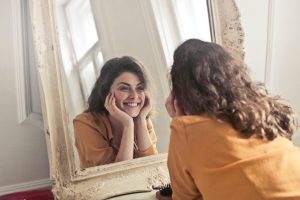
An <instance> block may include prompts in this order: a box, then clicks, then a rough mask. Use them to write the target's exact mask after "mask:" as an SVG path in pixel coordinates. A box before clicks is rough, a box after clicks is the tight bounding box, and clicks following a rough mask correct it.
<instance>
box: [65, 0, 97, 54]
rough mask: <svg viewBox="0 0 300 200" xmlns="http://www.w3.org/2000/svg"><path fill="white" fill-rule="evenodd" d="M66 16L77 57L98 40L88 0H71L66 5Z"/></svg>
mask: <svg viewBox="0 0 300 200" xmlns="http://www.w3.org/2000/svg"><path fill="white" fill-rule="evenodd" d="M66 15H67V16H66V17H67V21H68V25H69V29H70V32H71V38H72V41H73V45H74V50H75V53H76V56H77V59H80V58H82V57H83V56H84V54H86V52H87V51H88V50H89V49H90V48H91V47H92V46H93V45H94V44H95V43H96V42H97V41H98V36H97V31H96V27H95V21H94V18H93V14H92V10H91V5H90V1H82V0H72V1H70V2H69V3H68V4H67V5H66Z"/></svg>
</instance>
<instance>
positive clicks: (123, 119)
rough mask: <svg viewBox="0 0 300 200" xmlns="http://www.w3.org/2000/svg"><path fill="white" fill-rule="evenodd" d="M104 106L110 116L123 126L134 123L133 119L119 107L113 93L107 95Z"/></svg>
mask: <svg viewBox="0 0 300 200" xmlns="http://www.w3.org/2000/svg"><path fill="white" fill-rule="evenodd" d="M104 106H105V108H106V109H107V111H108V112H109V114H110V116H111V117H113V118H114V119H116V120H117V121H119V122H120V123H121V124H122V125H123V126H126V125H128V123H131V122H132V121H133V120H132V117H130V116H129V115H128V114H127V113H125V112H124V111H122V110H120V109H119V108H118V107H117V105H116V98H115V96H114V94H113V93H109V94H108V95H107V97H106V99H105V103H104Z"/></svg>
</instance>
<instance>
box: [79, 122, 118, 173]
mask: <svg viewBox="0 0 300 200" xmlns="http://www.w3.org/2000/svg"><path fill="white" fill-rule="evenodd" d="M73 124H74V134H75V146H76V147H77V151H78V154H79V159H80V167H81V168H82V169H83V168H87V167H94V166H98V165H103V164H109V163H113V162H114V159H115V155H114V153H113V148H112V147H111V146H110V145H109V142H108V141H107V140H106V139H105V138H104V137H103V134H100V132H99V131H98V129H97V128H96V127H94V126H93V124H92V123H91V122H89V121H88V119H78V118H76V119H75V120H74V121H73Z"/></svg>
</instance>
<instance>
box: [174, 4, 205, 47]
mask: <svg viewBox="0 0 300 200" xmlns="http://www.w3.org/2000/svg"><path fill="white" fill-rule="evenodd" d="M173 2H174V4H173V5H174V9H175V15H176V18H177V23H178V27H179V28H178V30H179V32H180V36H181V39H182V41H184V40H187V39H189V38H198V39H201V40H205V41H209V42H210V41H211V33H210V28H209V27H210V25H209V16H208V9H207V1H206V0H189V1H182V0H173Z"/></svg>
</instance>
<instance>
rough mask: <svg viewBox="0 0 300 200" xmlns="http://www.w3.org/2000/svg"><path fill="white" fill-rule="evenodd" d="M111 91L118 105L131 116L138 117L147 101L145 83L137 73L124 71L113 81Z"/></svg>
mask: <svg viewBox="0 0 300 200" xmlns="http://www.w3.org/2000/svg"><path fill="white" fill-rule="evenodd" d="M110 92H111V93H113V94H114V96H115V98H116V105H117V107H118V108H119V109H121V110H122V111H124V112H126V113H127V114H128V115H130V116H131V117H137V116H138V115H139V113H140V110H141V108H142V107H143V106H144V103H145V91H144V84H143V83H141V81H140V80H139V78H138V77H137V75H136V74H134V73H131V72H123V73H122V74H120V75H119V76H118V77H117V78H116V79H115V80H114V82H113V84H112V86H111V88H110Z"/></svg>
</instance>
